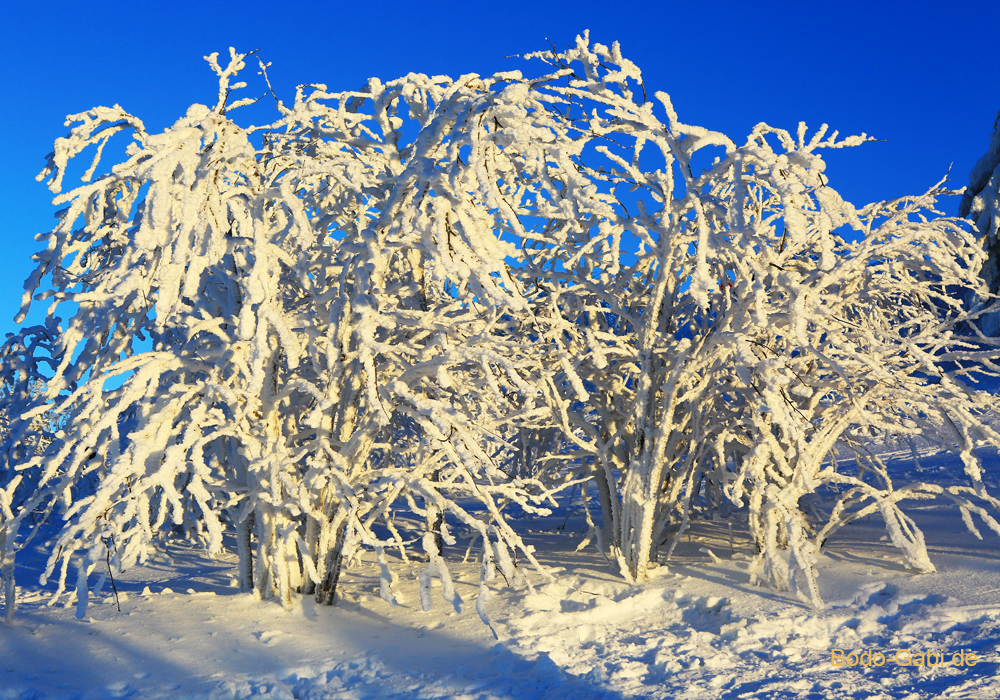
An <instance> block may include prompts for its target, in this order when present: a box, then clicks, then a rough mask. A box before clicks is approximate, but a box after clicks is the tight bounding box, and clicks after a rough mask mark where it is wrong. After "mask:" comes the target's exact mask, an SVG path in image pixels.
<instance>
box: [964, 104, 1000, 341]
mask: <svg viewBox="0 0 1000 700" xmlns="http://www.w3.org/2000/svg"><path fill="white" fill-rule="evenodd" d="M958 215H959V216H965V217H968V218H970V219H972V221H973V222H975V225H976V229H977V230H978V231H979V234H980V236H981V237H982V238H981V241H982V246H983V248H984V249H985V250H986V254H987V259H986V262H985V263H984V264H983V267H982V270H981V275H982V277H983V280H984V281H985V282H986V287H987V289H988V290H989V292H990V293H991V294H998V293H1000V242H998V239H997V232H998V231H1000V114H997V118H996V120H995V121H994V122H993V136H992V138H990V145H989V148H987V149H986V153H984V154H983V157H982V158H980V159H979V160H978V161H977V162H976V165H975V166H974V167H973V168H972V172H971V173H970V174H969V186H968V187H966V188H965V193H964V194H963V195H962V202H961V204H959V207H958ZM990 298H992V297H989V298H985V299H984V298H983V297H980V296H979V295H977V294H976V293H975V292H974V291H973V290H969V294H968V300H969V302H970V303H971V304H977V303H984V302H985V303H989V299H990ZM980 326H981V328H982V330H983V332H984V333H986V334H987V335H990V336H1000V315H997V314H996V313H992V314H988V315H987V316H986V317H985V318H984V319H983V320H982V322H981V323H980Z"/></svg>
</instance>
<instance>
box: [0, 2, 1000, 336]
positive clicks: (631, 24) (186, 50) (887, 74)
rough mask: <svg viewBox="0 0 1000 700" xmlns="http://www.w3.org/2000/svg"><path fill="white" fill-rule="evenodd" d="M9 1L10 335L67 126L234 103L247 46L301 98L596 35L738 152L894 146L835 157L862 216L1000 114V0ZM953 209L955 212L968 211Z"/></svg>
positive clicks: (5, 263)
mask: <svg viewBox="0 0 1000 700" xmlns="http://www.w3.org/2000/svg"><path fill="white" fill-rule="evenodd" d="M0 9H2V12H0V51H2V52H3V53H4V54H5V55H6V60H5V61H4V66H3V69H2V76H3V77H2V78H0V86H2V92H0V94H2V100H3V104H4V106H3V108H2V109H0V133H2V134H3V135H4V141H3V146H2V155H0V211H2V212H3V216H2V217H0V243H2V251H0V337H2V334H5V333H7V332H9V331H11V330H13V329H14V324H13V321H12V319H13V316H14V315H15V313H16V312H17V308H18V304H19V298H20V295H21V291H22V284H23V280H24V278H25V277H27V275H28V273H29V272H30V270H31V269H32V263H31V260H30V256H31V254H32V253H33V252H34V251H35V249H36V246H37V243H36V242H35V241H34V239H33V236H34V234H35V233H37V232H39V231H43V230H48V229H49V228H51V226H52V223H53V222H54V219H53V218H52V213H53V211H54V207H52V206H51V194H50V193H49V191H48V189H47V188H46V187H45V186H44V184H41V183H37V182H35V180H34V177H35V175H36V174H37V173H38V171H39V170H40V169H41V167H42V165H43V157H44V156H45V154H46V153H48V152H49V151H50V150H51V147H52V142H53V140H54V139H55V138H56V137H58V136H63V135H65V134H66V132H67V129H66V127H64V126H63V121H64V119H65V115H67V114H70V113H75V112H81V111H84V110H86V109H89V108H90V107H93V106H97V105H112V104H114V103H118V104H120V105H122V107H124V108H125V109H126V110H128V111H130V112H132V113H133V114H135V115H136V116H138V117H140V118H141V119H143V120H144V121H145V123H146V126H147V128H148V129H153V130H160V129H162V128H164V127H166V126H169V125H170V124H171V123H172V122H173V121H174V120H175V119H177V118H178V117H179V116H181V115H183V113H184V112H185V110H186V108H187V107H188V105H190V104H191V103H194V102H200V103H208V104H214V101H215V93H216V82H215V79H214V76H213V75H212V73H211V72H210V70H209V69H208V67H207V64H206V63H205V61H204V60H203V59H202V56H204V55H206V54H209V53H212V52H214V51H218V52H219V53H220V54H222V55H223V56H226V55H228V47H229V46H235V47H236V48H237V50H239V51H244V52H245V51H249V50H252V49H256V48H260V50H261V51H260V56H261V57H262V58H263V59H264V60H265V61H271V62H272V63H273V66H272V68H271V69H270V76H271V80H272V83H273V84H274V86H275V89H276V90H277V91H278V94H279V96H280V97H282V98H283V99H285V100H286V101H290V100H291V97H292V95H293V94H294V88H295V85H297V84H299V83H315V82H321V83H326V84H327V85H328V86H329V87H330V88H331V89H335V90H340V89H354V88H357V87H360V86H361V85H362V84H363V83H364V81H365V79H366V78H367V77H369V76H378V77H380V78H382V79H383V80H385V79H391V78H395V77H398V76H400V75H404V74H406V73H408V72H411V71H413V72H422V73H428V74H442V73H444V74H449V75H453V76H457V75H459V74H461V73H472V72H475V73H480V74H489V73H492V72H494V71H497V70H510V69H513V68H521V67H523V61H521V60H519V59H513V58H505V56H509V55H511V54H518V53H523V52H527V51H534V50H538V49H542V48H545V47H546V46H547V44H546V41H545V39H546V38H549V39H551V40H552V41H555V42H557V43H563V42H572V41H573V38H574V37H575V35H576V34H577V33H579V32H581V31H582V30H584V29H590V31H591V38H592V39H593V40H594V41H599V42H601V43H605V44H609V43H611V42H612V41H615V40H617V41H619V42H621V46H622V51H623V53H624V54H625V55H626V56H628V57H629V58H631V59H632V60H633V61H634V62H635V63H637V64H638V65H639V67H640V68H641V69H642V71H643V78H644V82H645V83H646V86H647V89H648V90H649V91H650V92H652V91H654V90H663V91H666V92H668V93H669V94H670V95H671V96H672V98H673V102H674V105H675V107H676V108H677V110H678V113H679V116H680V118H681V120H682V121H684V122H686V123H689V124H698V125H701V126H705V127H708V128H711V129H715V130H719V131H722V132H724V133H726V134H727V135H729V136H730V137H731V138H733V139H734V140H736V141H737V142H738V143H742V142H743V140H744V138H745V136H746V134H747V133H748V132H749V130H750V129H751V128H752V127H753V126H754V125H755V124H756V123H757V122H760V121H766V122H768V123H770V124H771V125H773V126H779V127H784V128H788V129H792V130H794V128H795V127H796V125H797V123H798V122H799V121H800V120H803V121H806V122H807V123H808V124H809V125H810V126H811V127H818V126H819V125H820V124H821V123H823V122H826V123H829V124H830V126H831V127H832V128H835V129H838V130H840V132H841V134H845V135H846V134H853V133H861V132H867V133H869V134H871V135H873V136H875V137H877V138H879V139H886V142H885V143H870V144H866V145H864V146H861V147H859V148H854V149H849V150H846V151H839V152H834V153H831V154H830V157H829V158H828V162H829V163H830V164H829V167H828V174H829V175H830V179H831V182H830V184H831V185H832V186H833V187H835V188H837V189H838V190H839V191H840V192H841V193H842V194H843V195H844V196H845V197H846V198H847V199H849V200H850V201H852V202H854V203H855V204H858V205H860V204H863V203H866V202H868V201H872V200H875V199H886V198H890V197H894V196H899V195H903V194H915V193H919V192H923V191H924V190H925V189H926V188H927V187H929V186H930V185H932V184H934V183H935V182H936V181H937V180H938V179H939V178H940V177H942V176H943V175H944V174H945V172H946V171H947V170H948V168H949V166H951V165H952V164H954V167H953V169H952V178H953V184H954V186H955V187H961V186H964V185H966V184H967V182H968V173H969V169H970V168H971V167H972V165H973V163H974V162H975V161H976V159H977V158H978V157H979V156H980V155H981V154H982V153H983V151H984V150H985V148H986V146H987V143H988V139H989V135H990V131H991V128H992V124H993V119H994V117H995V116H996V114H997V110H998V109H1000V60H998V58H997V49H996V42H997V27H998V26H1000V1H998V0H992V1H986V2H981V1H979V0H971V1H964V2H961V3H954V4H946V3H940V2H923V3H921V2H892V1H890V2H886V1H881V0H875V1H871V0H870V1H868V2H837V3H821V2H797V3H776V2H775V3H768V2H749V1H745V2H726V1H721V2H697V1H689V2H683V3H675V2H670V1H669V0H668V1H665V2H629V1H628V0H612V1H610V2H604V3H597V2H590V1H588V0H583V1H579V2H573V3H569V2H548V1H546V0H535V1H533V2H521V1H520V0H516V1H515V0H506V1H504V2H437V1H431V0H427V1H424V2H393V1H392V0H389V1H384V2H378V3H376V2H365V1H358V0H354V1H352V2H339V1H338V0H328V1H326V2H311V1H310V0H303V1H300V2H294V3H277V2H272V3H265V2H258V1H257V0H241V1H240V2H186V1H180V0H178V1H174V2H157V1H156V0H152V1H149V2H137V1H135V0H132V1H131V2H115V1H109V2H101V3H82V2H81V3H74V2H37V3H29V2H17V3H15V2H14V1H13V0H7V1H6V2H4V3H3V4H2V5H0ZM244 75H245V76H246V77H248V78H251V79H252V78H256V71H254V70H252V69H251V68H250V66H249V65H248V68H247V70H246V72H245V73H244ZM235 116H236V118H237V120H238V121H239V120H240V116H239V112H237V113H235ZM66 184H67V185H72V183H69V182H67V183H66ZM945 208H946V210H947V212H948V213H955V211H956V209H957V201H950V202H947V203H946V204H945ZM33 315H34V314H33Z"/></svg>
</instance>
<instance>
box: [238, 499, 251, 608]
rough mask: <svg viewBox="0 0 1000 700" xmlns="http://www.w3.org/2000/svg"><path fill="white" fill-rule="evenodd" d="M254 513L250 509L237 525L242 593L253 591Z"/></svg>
mask: <svg viewBox="0 0 1000 700" xmlns="http://www.w3.org/2000/svg"><path fill="white" fill-rule="evenodd" d="M254 520H255V518H254V514H253V511H250V512H249V513H248V514H247V517H246V518H244V519H243V522H242V523H237V525H236V552H237V554H238V555H239V558H240V564H239V583H240V593H250V592H251V591H253V547H252V545H251V542H250V537H251V533H253V525H254Z"/></svg>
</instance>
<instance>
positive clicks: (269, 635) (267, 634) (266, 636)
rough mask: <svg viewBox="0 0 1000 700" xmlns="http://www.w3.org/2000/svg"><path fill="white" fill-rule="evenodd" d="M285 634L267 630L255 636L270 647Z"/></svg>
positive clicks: (256, 633)
mask: <svg viewBox="0 0 1000 700" xmlns="http://www.w3.org/2000/svg"><path fill="white" fill-rule="evenodd" d="M284 634H285V633H284V632H280V631H278V630H267V631H264V632H255V633H254V636H255V637H256V638H257V639H259V640H260V641H261V643H262V644H267V645H268V646H270V645H271V644H274V643H275V642H276V641H277V640H278V638H279V637H282V636H284Z"/></svg>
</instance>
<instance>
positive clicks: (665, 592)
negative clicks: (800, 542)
mask: <svg viewBox="0 0 1000 700" xmlns="http://www.w3.org/2000/svg"><path fill="white" fill-rule="evenodd" d="M948 466H949V462H948V460H947V459H946V458H944V457H943V456H941V455H938V456H937V458H936V461H934V462H925V463H924V466H923V468H928V469H935V468H937V467H942V468H947V467H948ZM914 517H915V519H916V520H917V521H918V523H920V525H921V526H922V527H923V528H924V530H925V532H926V533H927V542H928V549H929V551H930V552H931V555H932V557H933V559H934V562H935V564H936V565H937V567H938V571H937V572H935V573H929V574H920V575H915V574H913V573H912V571H907V570H906V569H905V567H904V565H903V558H902V556H901V555H900V554H899V553H898V551H897V550H895V548H893V547H892V546H891V544H890V543H889V542H887V541H885V538H884V530H883V529H882V527H881V524H880V522H878V521H877V519H873V520H871V521H869V522H861V523H856V524H854V525H852V527H851V528H848V529H847V530H845V531H844V532H843V533H842V534H841V536H839V537H838V538H837V540H836V541H833V542H831V543H830V545H829V546H828V548H827V549H826V551H825V553H824V554H823V555H822V556H821V557H820V560H819V568H820V573H821V580H822V582H823V583H822V585H823V595H824V597H825V598H826V599H827V600H828V601H829V602H828V604H827V607H826V609H825V610H823V611H819V612H816V611H813V610H811V609H810V608H808V607H807V606H805V605H804V604H803V603H802V602H801V601H799V600H798V599H796V598H795V597H794V596H793V595H791V594H790V593H778V592H775V591H771V590H770V589H767V588H761V587H757V586H751V585H750V584H749V571H748V568H749V561H750V556H749V554H750V542H749V539H748V538H747V537H746V536H745V535H744V534H741V533H740V532H739V531H738V530H737V532H736V534H735V536H734V538H733V541H732V546H731V545H730V540H729V534H728V529H727V528H725V527H724V526H723V525H722V524H721V523H713V522H699V523H697V524H696V525H695V527H694V528H693V533H692V536H691V537H690V538H685V539H684V540H683V541H682V542H681V544H680V545H679V546H678V547H677V550H676V551H675V556H674V557H673V559H672V560H671V562H669V563H667V565H665V566H664V565H661V566H659V567H656V568H655V569H654V570H653V577H652V578H651V579H650V580H649V581H647V582H646V583H645V584H642V585H629V584H626V583H624V582H623V581H622V580H621V578H620V577H619V576H618V575H617V572H616V571H614V570H613V569H612V568H611V567H610V566H609V565H608V564H607V562H606V561H605V560H604V559H603V558H602V557H601V556H600V555H599V554H597V553H596V552H594V551H593V550H592V549H589V550H585V551H583V552H577V553H575V554H573V555H569V556H568V555H567V549H572V547H571V546H569V545H571V544H572V543H574V542H575V541H576V539H578V531H577V532H571V533H567V532H562V531H558V527H559V523H556V521H557V520H560V519H558V518H549V519H537V520H536V521H535V522H534V525H533V526H532V529H530V530H528V531H527V534H526V536H525V539H526V541H527V542H528V543H530V544H531V545H533V546H534V547H535V548H536V552H537V553H538V556H539V557H540V559H541V561H542V562H543V563H544V564H547V565H548V566H550V568H551V571H552V572H553V573H554V575H555V576H556V578H557V580H556V582H554V583H545V582H544V581H540V580H538V576H537V575H532V574H529V578H530V580H531V581H532V586H531V587H530V588H529V587H528V586H519V587H515V588H507V587H506V586H505V585H504V584H503V581H502V578H501V577H499V576H498V577H497V580H496V581H494V583H493V584H492V585H491V586H490V592H491V594H492V596H491V599H490V600H489V602H487V603H486V605H485V606H484V607H485V612H486V614H487V616H488V619H489V621H490V624H491V626H492V630H495V632H496V634H497V636H498V637H499V639H495V638H494V636H493V632H492V631H491V628H490V627H487V626H486V625H485V624H483V623H482V622H481V620H480V619H479V617H478V615H477V612H476V596H477V594H478V564H476V563H475V562H473V561H471V560H470V561H468V562H466V563H464V564H463V563H461V562H460V561H459V560H458V559H457V557H459V556H460V551H461V550H463V548H462V547H459V546H456V547H454V548H453V549H452V550H451V551H450V552H449V558H450V559H454V560H453V561H449V567H450V568H451V570H452V573H453V577H454V584H455V590H456V592H457V593H458V594H459V596H461V598H462V599H463V605H462V612H461V613H455V612H454V610H453V608H452V606H451V605H450V604H448V603H446V602H445V601H444V600H443V599H442V589H441V586H440V582H439V581H438V580H437V579H435V580H434V581H433V583H432V594H433V598H434V601H433V602H434V608H433V609H432V610H431V611H430V612H427V613H425V612H422V611H421V610H420V608H419V600H420V597H419V580H418V574H419V572H420V571H421V570H422V568H423V567H424V564H423V563H420V562H412V563H411V564H409V565H403V564H401V565H400V566H401V568H400V573H401V577H400V585H399V588H400V592H401V593H402V594H403V597H404V600H405V604H404V605H402V606H399V607H396V608H391V607H390V606H389V605H388V604H387V603H386V602H385V601H383V600H381V599H380V598H379V597H378V586H379V581H378V566H377V562H375V561H374V557H371V556H370V555H369V556H368V557H367V558H366V559H365V560H364V561H362V563H361V564H360V566H357V567H354V568H351V569H350V570H348V571H346V572H345V574H344V580H343V584H342V589H341V590H342V592H343V595H342V597H341V598H340V600H339V601H338V603H337V605H336V606H334V607H333V608H326V607H323V606H317V605H315V604H314V603H313V601H312V599H311V598H308V597H300V596H296V598H295V605H294V609H293V610H292V611H291V612H289V613H285V612H284V611H282V609H281V607H280V606H279V605H277V604H275V603H274V602H260V601H255V600H253V598H252V597H251V596H249V595H240V594H237V593H236V592H235V591H234V589H233V588H232V587H231V583H232V581H233V575H234V572H235V565H236V560H235V559H236V558H235V557H234V556H233V555H230V554H227V555H223V556H222V557H219V558H215V559H213V558H209V557H207V556H206V555H204V554H203V553H202V552H201V551H200V550H198V549H196V548H193V547H190V546H188V545H183V544H173V543H172V544H170V545H169V546H168V548H167V551H166V553H165V554H164V555H163V556H162V557H157V558H156V559H154V560H153V561H152V562H150V564H149V565H147V566H146V567H141V568H137V569H133V570H130V571H129V572H127V573H126V575H125V577H124V580H118V581H116V584H117V587H118V590H119V596H118V599H119V602H120V604H121V607H122V612H121V613H119V612H118V610H117V607H116V605H115V602H114V596H113V595H106V596H105V597H104V598H103V600H102V602H101V604H94V605H92V606H91V608H90V617H88V618H87V619H86V620H85V621H83V622H80V621H77V620H75V619H74V616H73V614H74V610H75V606H74V605H69V606H68V607H65V608H64V607H63V606H62V604H58V605H56V606H52V607H46V606H45V604H44V601H45V598H44V597H43V594H42V592H41V591H39V590H24V591H22V596H23V601H24V603H23V605H22V608H21V609H20V610H19V612H18V616H17V618H16V622H15V627H14V628H13V629H3V630H2V631H0V658H2V659H3V662H2V663H0V700H28V699H31V700H35V699H38V700H41V699H45V700H49V699H56V698H58V699H60V700H104V699H105V698H116V697H137V698H154V699H155V698H192V699H195V698H197V699H199V700H201V699H206V698H211V699H212V700H218V699H221V698H225V699H226V700H229V699H230V698H234V699H236V698H238V699H243V698H261V699H263V698H283V699H287V698H295V699H297V700H312V699H320V698H322V699H326V698H330V699H338V700H341V699H344V700H346V699H362V698H372V699H376V698H400V699H402V698H413V699H416V700H422V699H431V698H435V699H436V698H441V699H444V698H449V699H451V698H457V699H460V700H494V699H496V700H500V699H504V700H506V699H507V698H529V699H534V698H538V699H539V700H542V699H545V700H547V699H548V698H574V699H576V698H583V699H589V698H607V699H609V700H614V699H618V698H651V699H662V700H665V699H667V698H720V699H729V698H731V699H733V700H735V699H736V698H761V699H764V698H804V699H813V698H815V699H819V698H823V699H824V700H826V699H831V698H852V699H866V700H867V699H868V698H906V699H908V700H919V699H922V698H938V697H941V698H982V699H984V700H986V699H990V700H993V699H995V698H997V697H1000V680H998V678H997V675H998V669H1000V556H998V555H997V551H996V542H995V540H990V539H989V537H986V538H984V540H983V541H982V542H978V541H975V540H972V539H971V538H969V537H968V536H966V535H964V534H963V533H962V531H961V526H962V524H961V519H960V517H959V516H958V515H957V514H955V513H952V512H950V511H949V510H948V509H947V508H946V507H945V506H944V505H943V504H939V505H933V504H932V505H928V506H922V507H921V509H920V510H917V511H914ZM578 524H579V523H576V522H575V521H570V528H569V529H570V530H572V528H573V527H574V526H575V525H578ZM23 580H24V581H25V582H28V581H29V578H28V577H27V576H25V577H24V578H23ZM108 592H110V586H106V589H105V593H108ZM834 649H841V650H844V651H845V652H846V653H851V652H861V651H864V650H866V649H867V650H873V651H882V652H883V653H886V654H890V653H892V652H894V651H895V650H897V649H907V650H909V649H912V650H914V651H941V652H945V653H946V654H949V655H950V653H952V652H956V651H959V650H963V649H964V650H966V651H967V652H973V653H975V654H976V655H977V657H978V659H979V661H978V663H977V664H976V665H975V666H973V667H961V668H955V667H951V666H935V667H933V668H930V667H923V668H919V667H909V668H906V667H900V666H898V665H895V664H892V663H887V664H885V665H884V666H882V667H868V668H865V667H861V666H858V667H854V668H835V667H834V666H832V664H831V652H832V650H834Z"/></svg>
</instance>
